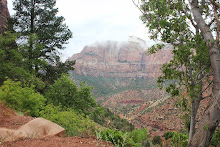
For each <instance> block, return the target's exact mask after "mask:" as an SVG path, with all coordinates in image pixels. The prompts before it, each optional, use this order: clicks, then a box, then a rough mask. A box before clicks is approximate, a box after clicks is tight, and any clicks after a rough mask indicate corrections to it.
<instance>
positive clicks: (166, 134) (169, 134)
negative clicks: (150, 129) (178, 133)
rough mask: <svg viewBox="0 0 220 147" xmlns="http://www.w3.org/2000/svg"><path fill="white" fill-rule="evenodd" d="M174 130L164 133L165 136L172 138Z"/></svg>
mask: <svg viewBox="0 0 220 147" xmlns="http://www.w3.org/2000/svg"><path fill="white" fill-rule="evenodd" d="M173 134H174V133H173V132H172V131H167V132H165V133H164V134H163V137H165V139H166V140H167V139H169V138H172V137H173Z"/></svg>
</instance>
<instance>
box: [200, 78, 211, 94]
mask: <svg viewBox="0 0 220 147" xmlns="http://www.w3.org/2000/svg"><path fill="white" fill-rule="evenodd" d="M212 83H213V80H212V81H211V82H210V83H209V84H208V85H207V86H206V88H205V89H204V90H203V91H202V92H201V94H203V92H205V91H206V90H207V89H208V88H209V87H210V86H211V84H212Z"/></svg>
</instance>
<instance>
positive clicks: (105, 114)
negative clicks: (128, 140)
mask: <svg viewBox="0 0 220 147" xmlns="http://www.w3.org/2000/svg"><path fill="white" fill-rule="evenodd" d="M90 118H91V119H92V120H94V122H96V123H98V124H100V125H102V126H104V127H107V128H110V129H118V130H120V131H123V132H126V131H128V132H131V131H132V130H134V126H133V125H132V124H131V123H129V122H128V121H127V120H126V119H121V118H120V117H119V116H117V115H115V114H114V113H112V112H111V111H110V110H109V109H108V108H104V107H102V106H100V105H98V106H97V107H95V108H93V110H91V114H90Z"/></svg>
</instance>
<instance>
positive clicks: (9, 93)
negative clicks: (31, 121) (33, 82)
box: [0, 79, 45, 116]
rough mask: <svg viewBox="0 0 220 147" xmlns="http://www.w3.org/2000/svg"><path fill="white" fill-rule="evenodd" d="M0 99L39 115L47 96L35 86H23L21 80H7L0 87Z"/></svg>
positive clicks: (32, 114)
mask: <svg viewBox="0 0 220 147" xmlns="http://www.w3.org/2000/svg"><path fill="white" fill-rule="evenodd" d="M0 100H1V101H3V102H5V103H6V104H7V105H8V106H10V107H12V108H13V109H15V110H17V111H21V112H24V113H28V114H29V115H31V116H38V115H39V112H40V111H41V110H42V108H43V107H44V102H45V98H44V97H43V96H42V95H41V94H39V93H37V92H35V90H34V87H22V85H21V82H14V81H12V80H10V79H8V80H6V81H5V82H4V83H3V85H2V86H1V87H0Z"/></svg>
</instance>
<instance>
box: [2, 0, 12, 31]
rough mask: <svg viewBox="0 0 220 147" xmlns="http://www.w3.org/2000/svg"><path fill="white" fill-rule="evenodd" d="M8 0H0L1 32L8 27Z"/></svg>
mask: <svg viewBox="0 0 220 147" xmlns="http://www.w3.org/2000/svg"><path fill="white" fill-rule="evenodd" d="M9 16H10V14H9V11H8V6H7V0H0V34H1V33H3V31H4V28H5V27H6V21H7V17H9Z"/></svg>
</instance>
